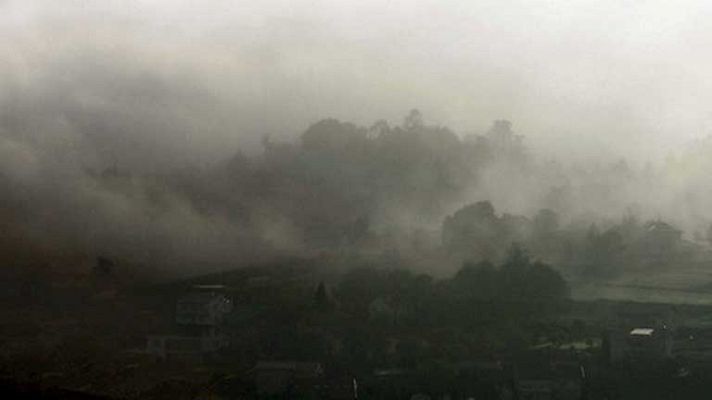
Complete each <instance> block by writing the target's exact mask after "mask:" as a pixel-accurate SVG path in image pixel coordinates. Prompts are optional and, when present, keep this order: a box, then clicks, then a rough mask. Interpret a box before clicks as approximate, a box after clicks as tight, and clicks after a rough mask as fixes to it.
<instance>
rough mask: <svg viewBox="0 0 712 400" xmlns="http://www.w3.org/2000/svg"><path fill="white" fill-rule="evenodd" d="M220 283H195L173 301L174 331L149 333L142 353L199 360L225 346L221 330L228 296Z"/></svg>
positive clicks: (230, 306) (228, 305)
mask: <svg viewBox="0 0 712 400" xmlns="http://www.w3.org/2000/svg"><path fill="white" fill-rule="evenodd" d="M224 289H225V288H224V286H222V285H195V286H193V287H192V288H191V291H190V292H189V293H187V294H186V295H184V296H183V297H181V298H179V299H178V300H177V301H176V307H175V323H176V325H177V328H178V329H177V331H178V333H177V334H168V335H151V336H149V337H148V338H147V343H146V353H148V354H150V355H153V356H156V357H159V358H161V359H176V358H180V359H191V360H202V359H204V358H206V357H210V356H211V355H213V354H216V353H217V352H219V351H220V350H221V349H224V348H226V347H228V346H229V344H230V342H229V339H228V335H227V334H225V332H224V331H223V329H222V328H223V322H224V319H225V316H226V315H228V314H229V313H230V312H231V311H232V309H233V304H232V300H231V299H230V298H229V297H228V296H227V295H226V294H225V293H224Z"/></svg>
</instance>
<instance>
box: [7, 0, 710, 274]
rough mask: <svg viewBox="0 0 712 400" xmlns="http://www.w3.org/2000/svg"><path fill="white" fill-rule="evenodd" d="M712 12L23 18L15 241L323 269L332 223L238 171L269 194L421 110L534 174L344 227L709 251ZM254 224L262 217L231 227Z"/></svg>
mask: <svg viewBox="0 0 712 400" xmlns="http://www.w3.org/2000/svg"><path fill="white" fill-rule="evenodd" d="M710 12H712V5H709V4H706V2H702V1H699V2H694V1H685V2H677V3H676V4H671V3H669V2H663V1H646V2H627V1H546V2H531V1H527V2H525V1H478V2H465V1H462V2H455V1H447V2H445V1H415V2H413V1H409V2H406V1H390V2H387V3H384V2H379V1H353V2H334V1H253V2H247V1H246V2H234V1H221V0H220V1H219V0H211V1H204V2H200V4H197V3H195V2H188V1H136V2H132V3H131V4H130V5H127V4H126V3H125V2H122V1H103V2H86V1H65V2H62V3H61V4H58V3H57V2H53V1H33V0H29V1H28V0H16V1H14V0H5V1H2V2H0V59H2V60H3V62H2V63H0V76H2V79H0V193H2V200H0V204H2V215H3V217H4V218H3V219H4V221H5V222H4V224H3V225H4V229H3V231H4V232H5V234H4V236H2V237H0V238H2V239H3V240H4V241H5V243H6V245H5V247H6V248H12V247H15V245H14V243H16V242H15V241H16V240H19V241H20V242H22V243H31V245H28V246H30V248H34V247H33V246H36V245H37V246H40V245H39V244H41V248H42V249H44V250H43V251H49V250H47V248H53V249H54V248H62V249H64V248H69V249H72V251H75V252H77V253H79V254H85V255H90V256H93V255H95V254H109V255H110V256H112V257H117V258H120V259H126V260H130V261H131V262H135V263H138V264H149V265H153V264H160V265H161V266H162V267H163V268H164V269H169V268H172V266H175V268H176V270H179V271H183V272H184V271H186V270H187V269H188V270H191V271H195V270H196V269H197V270H201V269H205V270H210V269H216V268H222V267H224V266H225V265H227V264H230V265H244V264H248V263H250V262H253V261H254V260H260V259H264V258H269V257H271V256H275V255H281V254H293V253H303V252H307V253H309V252H310V251H312V250H313V248H312V247H311V246H309V244H308V243H307V242H308V241H307V240H305V239H304V237H303V236H304V235H305V234H304V229H305V228H304V227H303V226H301V225H300V222H299V218H302V219H307V218H308V216H309V215H311V214H308V213H305V214H299V215H301V217H299V218H297V217H295V215H297V214H298V213H296V211H293V210H292V211H285V209H286V208H289V207H293V206H285V205H284V204H282V203H280V201H279V199H280V196H279V195H278V194H277V195H274V194H272V195H270V196H271V197H269V200H268V201H263V200H264V199H263V198H262V197H260V196H257V195H254V196H253V195H251V194H250V193H251V192H250V190H252V191H253V192H254V191H255V190H256V189H255V188H254V186H255V185H257V186H259V185H260V183H257V184H255V183H252V184H251V185H252V189H249V190H248V189H246V187H247V186H245V185H248V184H246V183H245V181H244V180H243V181H239V182H238V183H234V182H232V183H229V184H228V183H225V182H226V181H225V180H221V179H227V181H229V180H230V179H228V178H225V177H224V174H225V172H224V169H225V168H226V167H225V165H226V163H229V161H228V160H230V159H232V157H233V156H234V155H235V154H236V153H238V152H241V154H244V155H245V157H247V158H252V157H254V158H255V159H257V160H262V161H254V162H255V163H256V164H254V165H258V167H254V165H253V167H254V168H257V169H258V170H260V171H262V172H261V173H260V174H261V175H260V174H256V175H255V176H252V178H249V179H247V178H245V179H246V180H247V181H250V179H252V180H255V179H257V180H259V179H262V178H264V176H266V175H265V174H264V171H269V170H270V168H272V167H274V168H276V170H278V168H279V165H278V163H277V164H275V162H274V160H272V161H270V159H269V157H270V154H271V156H276V157H280V156H279V154H282V153H279V152H277V150H274V151H272V152H271V153H270V154H266V153H265V150H264V148H263V147H264V146H263V143H271V144H272V145H273V146H274V144H275V143H276V144H277V145H284V146H290V145H293V146H294V145H296V144H298V143H299V140H300V135H301V134H302V133H303V132H304V131H305V130H307V128H308V127H309V126H310V125H312V124H314V123H316V122H318V121H320V120H322V119H324V118H336V119H338V120H341V121H349V122H353V123H355V124H356V125H358V126H363V127H365V128H368V127H370V126H371V125H372V124H373V122H374V121H377V120H387V121H389V122H390V124H391V125H392V126H395V125H398V124H401V122H402V121H403V117H404V116H405V115H406V114H407V113H408V112H409V110H410V109H412V108H417V109H419V110H421V111H422V112H423V115H424V118H425V123H426V124H427V126H429V127H433V128H432V129H433V130H437V129H435V127H448V128H449V129H451V130H452V131H453V132H454V133H455V134H456V135H457V137H458V138H460V139H459V140H463V141H466V138H467V137H468V135H469V137H472V136H471V135H473V134H475V135H485V134H486V133H487V132H488V130H489V129H490V126H491V125H492V121H494V120H510V121H512V122H513V129H514V132H516V133H517V134H520V135H524V136H525V139H524V142H523V143H524V144H525V146H526V154H527V155H528V156H529V157H531V160H532V161H531V163H532V164H528V165H529V167H527V168H525V169H526V171H525V172H524V173H522V172H521V170H520V169H517V168H519V167H517V168H514V169H513V168H512V167H511V165H510V163H508V162H507V161H506V160H505V161H501V160H500V161H493V162H491V163H487V165H485V166H478V167H477V169H476V170H477V171H478V174H477V175H478V177H477V179H473V180H471V181H470V180H467V179H465V178H462V180H460V181H458V186H457V187H458V190H457V191H455V192H456V193H453V194H447V195H442V196H435V198H436V199H437V201H436V203H438V206H437V210H435V209H432V207H431V206H428V207H430V208H429V209H428V210H429V211H428V212H432V215H428V216H426V217H424V216H423V214H422V210H423V208H422V207H421V206H420V205H415V204H416V203H419V201H414V202H413V204H410V203H409V205H408V206H407V207H404V208H401V209H398V207H396V206H394V205H393V204H391V203H388V202H387V201H385V200H383V201H382V197H378V196H376V197H374V198H373V199H371V198H369V200H368V201H366V202H367V203H368V202H373V203H374V204H371V203H368V204H369V205H368V206H363V207H362V208H358V211H343V215H345V217H344V218H345V219H347V220H349V221H351V220H352V219H354V218H358V217H359V216H360V214H359V213H360V212H362V211H363V209H366V210H369V219H370V220H371V221H378V223H373V222H372V223H371V225H370V227H371V228H372V229H374V230H376V231H379V230H380V231H385V230H387V226H388V225H392V226H396V227H398V229H400V228H403V229H406V228H407V229H411V228H412V229H415V228H418V229H420V228H424V227H425V228H424V229H431V230H438V229H439V228H440V223H441V221H442V218H443V217H445V216H446V215H449V214H452V213H453V212H454V211H455V210H457V209H458V208H460V207H462V206H463V205H465V204H468V203H474V202H477V201H481V200H489V201H491V202H492V203H493V204H494V205H495V207H496V209H497V211H498V212H506V213H515V214H524V215H529V216H531V215H533V214H534V213H536V211H537V210H539V209H540V208H553V209H555V211H557V212H559V213H560V214H561V215H562V216H563V217H564V218H565V220H566V221H575V220H581V219H584V220H586V221H587V223H588V222H590V221H592V220H599V221H613V220H616V219H619V218H621V217H622V216H623V215H624V214H625V213H626V212H628V211H629V210H631V208H633V209H635V210H636V212H638V213H640V215H641V217H642V218H645V219H648V218H656V217H657V218H662V219H665V220H667V221H670V222H672V223H674V224H675V225H676V226H678V227H680V228H682V229H684V230H685V235H686V237H692V236H693V234H694V233H695V232H704V231H705V230H706V228H707V225H708V224H709V222H710V221H712V211H709V210H708V209H707V207H706V205H707V204H709V200H712V199H710V194H709V191H708V190H707V188H708V187H709V184H710V182H709V179H708V178H707V177H706V176H705V174H704V173H703V172H702V171H704V170H705V167H707V166H708V165H707V164H708V161H707V158H708V157H707V155H708V154H709V153H708V151H709V150H710V145H709V143H707V142H700V141H698V140H699V139H702V138H705V137H706V136H707V135H709V134H710V130H711V128H712V126H711V125H710V124H711V122H712V120H711V119H710V114H709V111H708V104H709V103H710V100H712V99H711V98H710V94H709V93H712V92H711V91H710V90H709V89H710V88H709V86H710V82H711V81H710V79H709V72H708V71H710V70H712V57H710V56H709V55H708V54H709V52H707V51H706V50H707V47H708V43H707V38H708V37H710V33H712V32H711V31H712V22H710V19H709V18H706V16H707V15H709V13H710ZM267 137H268V138H269V140H265V138H267ZM701 144H702V145H701ZM273 148H274V147H273ZM289 151H297V152H298V150H289ZM289 151H288V152H287V153H284V154H292V153H289ZM448 151H450V150H448ZM267 153H269V152H267ZM442 154H453V153H448V152H447V151H445V150H443V153H442ZM463 157H464V156H463ZM495 158H496V157H495ZM621 159H625V163H623V164H621V163H620V160H621ZM265 160H266V161H265ZM616 165H618V166H619V167H621V168H623V169H622V170H621V169H615V168H613V166H616ZM532 166H534V167H532ZM246 168H247V167H246ZM286 168H287V169H289V168H291V167H290V166H287V167H286ZM472 168H475V167H472ZM247 169H248V170H249V168H247ZM473 170H474V169H473ZM107 171H108V173H107ZM280 171H281V170H280ZM279 173H281V172H279ZM275 174H278V173H276V172H275ZM107 176H108V177H109V178H107ZM112 177H113V178H112ZM260 177H261V178H260ZM117 179H118V180H117ZM418 179H420V178H418ZM422 179H426V178H422ZM206 181H208V183H206ZM186 182H188V183H186ZM196 182H199V183H200V184H197V183H196ZM414 182H415V183H413V185H414V187H415V188H416V189H421V188H422V187H425V186H426V185H427V184H426V183H422V182H425V181H423V180H415V181H414ZM223 183H225V185H233V186H230V187H229V188H227V187H223V186H221V185H222V184H223ZM421 184H422V185H421ZM196 185H197V186H196ZM344 185H346V183H345V182H344ZM419 185H421V186H419ZM185 187H189V189H185ZM552 188H565V189H562V190H566V191H567V196H568V197H567V200H566V201H563V200H562V202H564V203H565V204H563V203H561V202H559V203H556V202H553V201H552V200H551V196H549V194H550V193H551V191H552ZM602 188H603V189H602ZM285 190H286V189H285ZM290 190H291V189H290ZM339 191H340V189H338V188H337V189H334V192H339ZM245 193H247V194H245ZM290 193H292V192H290ZM414 193H415V194H409V195H403V196H404V197H403V198H408V199H409V198H411V197H412V196H416V197H417V196H419V194H418V193H420V192H418V190H415V191H414ZM253 194H254V193H253ZM294 196H295V195H294V193H292V194H287V195H284V197H281V199H282V201H283V202H284V203H289V202H290V201H293V200H294V199H295V198H296V197H294ZM384 196H385V195H384ZM409 196H411V197H409ZM236 197H239V198H240V200H235V198H236ZM386 197H387V196H386ZM324 198H329V199H330V198H331V197H328V196H326V197H324ZM206 199H207V200H206ZM421 200H422V199H421ZM335 201H336V200H335ZM339 201H341V200H339ZM349 201H351V200H349ZM364 201H365V200H364ZM389 201H391V200H389ZM424 202H425V201H423V203H424ZM555 203H556V204H555ZM201 204H202V205H201ZM234 204H240V207H244V210H245V211H244V214H245V215H249V218H248V217H244V216H242V217H235V218H233V217H229V218H228V217H225V213H226V211H225V209H229V208H230V207H231V206H233V205H234ZM343 204H351V203H348V201H347V200H343ZM341 206H342V203H334V205H333V208H334V209H335V210H337V211H334V212H335V213H337V214H338V213H339V212H341V211H340V210H341V209H340V208H339V207H341ZM343 207H346V208H348V206H343ZM359 207H361V206H359ZM419 207H421V208H419ZM328 209H329V207H328V206H326V207H324V210H323V211H324V212H325V213H326V212H327V211H328ZM275 210H276V211H275ZM290 210H291V208H290ZM374 210H375V211H374ZM371 211H373V212H372V213H370V212H371ZM314 212H316V211H314ZM325 215H327V214H325ZM245 218H247V219H249V221H248V222H245V221H244V219H245ZM407 221H411V222H407ZM412 221H415V222H412ZM604 224H605V223H604ZM404 225H406V226H405V227H404ZM433 235H435V236H437V234H433Z"/></svg>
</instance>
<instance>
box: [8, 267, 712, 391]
mask: <svg viewBox="0 0 712 400" xmlns="http://www.w3.org/2000/svg"><path fill="white" fill-rule="evenodd" d="M97 265H99V266H102V268H105V269H106V268H108V267H107V266H106V265H104V264H102V263H101V262H98V263H97ZM96 274H99V275H100V276H97V275H96ZM111 274H112V272H111V271H102V270H101V268H99V269H98V270H96V269H95V271H94V276H93V277H92V278H91V279H93V286H92V287H91V288H87V287H85V285H84V284H83V283H81V284H80V283H78V282H77V281H75V282H74V283H66V284H65V286H64V287H54V288H42V290H43V292H42V293H44V294H33V291H35V292H36V291H37V290H38V288H33V287H32V286H31V285H30V286H29V287H28V288H26V289H23V290H20V291H17V292H13V293H5V296H4V301H5V302H11V301H18V300H19V299H21V298H22V299H24V301H37V302H39V303H38V304H35V305H33V306H32V307H30V309H31V310H34V311H28V312H26V313H27V314H28V316H26V317H23V316H19V315H18V316H17V317H16V318H15V321H16V323H17V327H16V329H17V330H20V331H18V332H11V330H9V329H5V330H4V338H3V339H4V340H3V343H4V346H3V348H2V351H3V354H2V356H3V357H2V360H3V364H2V369H1V371H2V372H3V374H2V376H3V379H4V381H7V382H14V383H18V382H19V383H21V386H20V387H22V388H24V389H22V390H26V391H29V392H28V393H31V391H32V390H42V391H45V392H43V393H52V390H55V391H56V390H60V389H61V390H70V391H73V392H70V393H81V394H82V395H86V396H88V395H91V396H96V398H156V399H159V398H186V399H187V398H191V399H192V398H221V399H223V398H224V399H276V398H299V399H302V398H307V399H308V398H312V399H356V398H360V399H470V398H474V399H522V400H525V399H572V400H573V399H630V398H634V399H635V398H702V397H700V396H703V393H705V390H706V388H709V387H710V386H709V385H710V383H711V382H712V317H711V316H712V307H709V306H706V305H683V304H661V303H636V302H626V301H609V300H596V301H573V300H571V301H568V302H567V305H566V308H565V310H564V311H561V312H558V313H556V314H555V315H547V316H542V317H538V318H537V319H532V320H528V321H527V322H526V323H521V322H516V324H517V326H518V327H521V328H517V329H521V330H522V335H524V334H525V332H526V335H527V337H526V338H525V337H518V336H517V335H516V334H513V333H512V331H511V330H508V329H506V328H504V327H502V326H501V325H496V326H495V325H493V326H491V327H490V328H486V329H485V328H482V329H480V327H478V326H467V327H465V328H462V327H457V326H455V325H453V326H445V325H443V324H442V323H439V322H435V323H431V322H427V321H423V320H419V319H420V318H425V314H423V315H419V314H418V313H419V311H418V310H417V309H414V308H413V307H412V306H411V305H410V303H408V302H400V303H394V302H393V297H388V296H386V297H380V296H377V297H375V298H374V299H373V300H371V301H369V302H368V304H367V307H366V308H365V309H364V313H363V314H354V311H351V310H352V308H349V307H350V305H349V304H345V303H344V302H345V300H344V299H346V297H344V296H343V295H339V294H338V293H337V292H338V290H344V289H343V288H342V286H343V285H341V286H340V283H339V279H343V278H340V277H339V276H338V274H335V273H330V272H325V269H324V268H320V267H318V266H315V265H314V263H313V262H312V261H304V260H301V261H295V262H292V263H287V265H286V266H285V265H275V266H268V267H260V268H255V269H243V270H235V271H227V272H222V273H216V274H210V275H207V276H200V277H194V278H190V279H187V280H179V281H176V282H173V283H168V284H160V285H158V286H155V285H154V286H150V287H128V286H122V285H123V284H120V283H117V282H115V281H112V279H113V278H112V277H111ZM402 279H405V278H402ZM404 282H405V280H404ZM82 287H84V288H83V289H80V288H82ZM50 289H51V290H50ZM82 290H83V291H84V293H83V294H81V293H80V292H81V291H82ZM51 292H54V293H55V294H54V296H55V298H54V300H51V299H50V298H49V297H51V296H52V295H50V296H48V295H47V294H46V293H51ZM69 292H72V293H74V296H75V297H74V298H73V299H71V298H68V297H67V293H69ZM404 293H406V292H404ZM13 299H14V300H13ZM28 299H29V300H28ZM33 299H34V300H33ZM39 299H44V300H42V301H40V300H39ZM62 299H63V300H62ZM24 306H27V304H24ZM42 309H45V310H52V312H53V313H57V312H58V311H60V312H59V313H57V314H58V315H61V317H60V318H54V319H52V320H51V321H50V320H47V322H46V326H35V327H34V330H29V331H28V329H30V328H28V327H27V326H24V327H23V326H22V322H21V321H23V318H30V317H29V315H30V314H32V313H40V312H42V311H41V310H42ZM5 312H6V313H7V312H9V308H6V310H5ZM32 318H37V314H34V315H33V317H32ZM477 321H479V322H478V324H481V325H482V326H486V325H487V323H486V322H482V321H484V320H477ZM512 323H513V324H514V323H515V322H512ZM86 330H88V331H89V333H86ZM78 331H83V332H82V333H81V335H80V334H79V333H78ZM515 333H516V332H515ZM22 360H27V361H25V362H24V363H23V361H22ZM41 368H44V369H45V370H42V369H41ZM13 390H16V391H17V390H20V389H17V388H15V389H13ZM14 393H20V392H14ZM64 397H66V393H64V394H63V395H62V398H64Z"/></svg>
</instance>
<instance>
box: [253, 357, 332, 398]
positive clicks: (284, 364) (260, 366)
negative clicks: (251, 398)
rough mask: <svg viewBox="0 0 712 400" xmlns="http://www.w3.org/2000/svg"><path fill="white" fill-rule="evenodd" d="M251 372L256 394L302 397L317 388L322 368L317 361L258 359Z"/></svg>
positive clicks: (322, 372) (307, 395)
mask: <svg viewBox="0 0 712 400" xmlns="http://www.w3.org/2000/svg"><path fill="white" fill-rule="evenodd" d="M252 373H253V374H254V379H255V386H256V389H257V395H258V396H261V397H268V396H288V397H290V396H294V397H295V398H304V397H309V394H313V393H314V392H316V391H317V390H318V387H319V384H320V383H321V381H322V378H323V375H324V369H323V368H322V365H321V364H320V363H318V362H300V361H259V362H258V363H257V364H256V365H255V367H254V368H253V369H252Z"/></svg>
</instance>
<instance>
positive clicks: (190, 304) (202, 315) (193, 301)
mask: <svg viewBox="0 0 712 400" xmlns="http://www.w3.org/2000/svg"><path fill="white" fill-rule="evenodd" d="M232 309H233V304H232V301H231V300H230V298H228V297H227V296H226V295H224V294H222V293H218V292H217V291H214V290H210V291H197V292H193V293H189V294H187V295H186V296H184V297H182V298H180V299H178V301H177V302H176V323H178V324H180V325H188V326H205V327H211V326H213V327H214V326H218V325H220V324H221V323H222V322H223V318H224V317H225V315H226V314H228V313H230V312H231V311H232Z"/></svg>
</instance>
